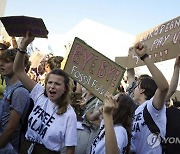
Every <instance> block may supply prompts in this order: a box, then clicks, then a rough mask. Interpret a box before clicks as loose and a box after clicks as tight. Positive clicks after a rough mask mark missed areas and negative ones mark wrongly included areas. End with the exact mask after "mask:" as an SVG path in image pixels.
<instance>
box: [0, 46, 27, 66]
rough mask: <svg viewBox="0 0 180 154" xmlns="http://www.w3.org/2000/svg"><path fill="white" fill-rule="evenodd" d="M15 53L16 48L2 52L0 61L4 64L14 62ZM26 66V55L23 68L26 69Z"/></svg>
mask: <svg viewBox="0 0 180 154" xmlns="http://www.w3.org/2000/svg"><path fill="white" fill-rule="evenodd" d="M17 51H18V50H17V49H16V48H13V49H7V50H4V51H3V52H2V54H1V55H0V60H1V61H4V62H14V59H15V57H16V53H17ZM28 64H29V56H28V54H27V53H26V54H25V60H24V65H25V67H27V66H28Z"/></svg>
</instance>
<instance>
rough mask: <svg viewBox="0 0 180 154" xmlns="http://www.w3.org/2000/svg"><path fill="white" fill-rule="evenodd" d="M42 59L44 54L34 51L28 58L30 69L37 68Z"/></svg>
mask: <svg viewBox="0 0 180 154" xmlns="http://www.w3.org/2000/svg"><path fill="white" fill-rule="evenodd" d="M44 57H45V54H44V53H43V52H40V51H38V50H35V51H34V52H33V53H32V55H31V56H30V58H29V61H31V68H36V67H38V66H39V64H40V62H41V61H42V60H43V58H44Z"/></svg>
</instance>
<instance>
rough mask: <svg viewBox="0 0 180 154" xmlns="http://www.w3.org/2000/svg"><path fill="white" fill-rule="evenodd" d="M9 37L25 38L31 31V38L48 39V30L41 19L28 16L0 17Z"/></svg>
mask: <svg viewBox="0 0 180 154" xmlns="http://www.w3.org/2000/svg"><path fill="white" fill-rule="evenodd" d="M0 20H1V22H2V23H3V25H4V27H5V29H6V31H7V33H8V34H9V36H15V37H23V36H26V32H27V31H29V32H30V34H31V36H34V37H41V38H47V35H48V30H47V29H46V26H45V24H44V22H43V20H42V19H41V18H34V17H27V16H7V17H0Z"/></svg>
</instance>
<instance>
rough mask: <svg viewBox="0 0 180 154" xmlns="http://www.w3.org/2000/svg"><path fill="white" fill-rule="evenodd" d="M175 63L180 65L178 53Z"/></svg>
mask: <svg viewBox="0 0 180 154" xmlns="http://www.w3.org/2000/svg"><path fill="white" fill-rule="evenodd" d="M175 65H176V66H178V67H180V54H179V55H178V56H177V57H176V61H175Z"/></svg>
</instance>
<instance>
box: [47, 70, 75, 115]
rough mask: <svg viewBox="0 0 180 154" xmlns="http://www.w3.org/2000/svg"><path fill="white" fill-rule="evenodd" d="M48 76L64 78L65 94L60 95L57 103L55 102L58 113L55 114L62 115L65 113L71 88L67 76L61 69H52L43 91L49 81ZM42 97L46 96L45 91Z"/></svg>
mask: <svg viewBox="0 0 180 154" xmlns="http://www.w3.org/2000/svg"><path fill="white" fill-rule="evenodd" d="M50 74H55V75H59V76H62V77H64V85H65V92H64V93H63V94H62V96H61V98H60V99H59V102H56V104H57V105H58V111H57V114H59V115H60V114H63V113H65V112H66V111H67V106H68V105H69V103H70V94H71V89H72V88H71V86H70V79H69V77H68V75H67V74H66V73H65V72H64V71H63V70H61V69H59V68H56V69H53V70H52V71H51V72H49V73H48V75H47V76H46V79H45V89H46V85H47V81H48V79H49V75H50ZM44 95H45V96H47V93H46V90H45V91H44Z"/></svg>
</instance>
